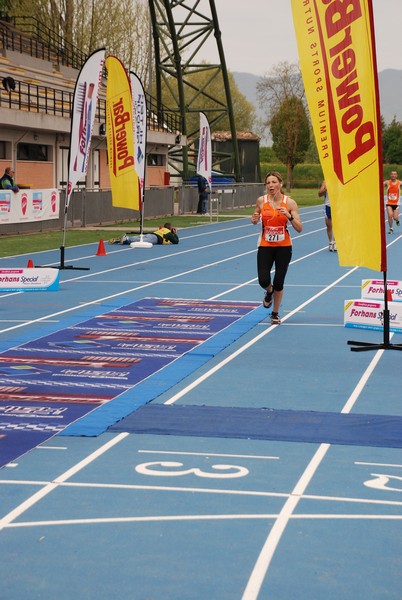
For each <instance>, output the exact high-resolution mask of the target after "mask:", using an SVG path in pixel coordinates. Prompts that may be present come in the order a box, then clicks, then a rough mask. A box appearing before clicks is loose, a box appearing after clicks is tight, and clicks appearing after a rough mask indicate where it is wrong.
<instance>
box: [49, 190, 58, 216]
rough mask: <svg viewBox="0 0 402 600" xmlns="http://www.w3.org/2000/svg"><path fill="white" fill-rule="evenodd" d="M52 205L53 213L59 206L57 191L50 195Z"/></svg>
mask: <svg viewBox="0 0 402 600" xmlns="http://www.w3.org/2000/svg"><path fill="white" fill-rule="evenodd" d="M50 206H51V210H52V213H55V212H56V208H57V194H56V192H55V191H53V192H52V194H51V196H50Z"/></svg>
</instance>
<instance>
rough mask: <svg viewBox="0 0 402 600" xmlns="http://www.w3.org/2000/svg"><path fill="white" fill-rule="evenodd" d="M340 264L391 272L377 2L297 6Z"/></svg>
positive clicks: (317, 1) (300, 2)
mask: <svg viewBox="0 0 402 600" xmlns="http://www.w3.org/2000/svg"><path fill="white" fill-rule="evenodd" d="M291 4H292V11H293V21H294V26H295V30H296V38H297V44H298V49H299V58H300V66H301V71H302V75H303V81H304V88H305V91H306V97H307V102H308V106H309V110H310V115H311V120H312V124H313V129H314V136H315V140H316V144H317V150H318V154H319V157H320V162H321V166H322V169H323V173H324V178H325V181H326V185H327V190H328V196H329V200H330V204H331V215H332V222H333V228H334V234H335V238H336V243H337V248H338V257H339V263H340V265H342V266H362V267H368V268H370V269H374V270H377V271H386V244H385V219H384V201H383V175H382V150H381V118H380V108H379V91H378V78H377V61H376V52H375V38H374V22H373V7H372V0H342V1H340V0H332V1H331V0H309V1H307V2H306V0H291Z"/></svg>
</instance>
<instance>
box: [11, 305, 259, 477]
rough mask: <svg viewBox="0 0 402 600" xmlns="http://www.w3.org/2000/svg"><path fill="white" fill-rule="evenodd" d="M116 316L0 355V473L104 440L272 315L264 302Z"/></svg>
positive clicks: (133, 310)
mask: <svg viewBox="0 0 402 600" xmlns="http://www.w3.org/2000/svg"><path fill="white" fill-rule="evenodd" d="M107 308H110V309H112V310H108V311H107V312H103V311H102V309H100V308H99V307H97V309H96V311H95V309H94V308H93V307H91V309H90V310H88V311H87V313H88V316H89V318H88V319H87V320H85V321H81V322H78V320H77V319H76V318H74V319H71V320H69V323H70V326H69V327H66V328H64V329H62V330H55V329H54V328H53V327H52V328H48V327H45V328H44V329H45V331H46V333H47V334H46V335H44V336H43V337H40V338H38V339H34V340H26V341H24V343H22V344H20V345H17V346H13V347H12V348H9V349H7V350H6V351H5V352H0V467H1V466H3V465H5V464H7V463H8V462H10V461H11V460H13V459H14V458H17V457H18V456H21V455H22V454H23V453H25V452H27V451H28V450H30V449H31V448H34V447H35V446H37V445H38V444H40V443H43V442H44V441H45V440H46V439H49V438H50V437H52V436H53V435H55V434H58V433H59V434H65V435H99V434H100V433H103V432H104V431H105V430H106V429H107V427H108V426H110V425H112V424H113V423H116V421H118V420H119V419H122V418H123V417H125V416H126V415H128V414H130V413H132V412H133V410H136V409H137V408H138V407H140V406H142V405H143V404H145V403H146V402H150V401H151V400H154V399H155V398H156V397H157V396H159V395H160V394H161V393H163V392H164V391H166V390H167V389H169V388H170V387H171V386H172V385H174V384H175V383H177V382H178V381H180V380H181V379H182V378H183V377H185V376H186V375H188V374H190V373H191V372H193V371H194V370H195V369H197V368H198V367H200V366H201V365H203V364H204V363H205V362H206V361H208V360H209V359H210V358H212V357H213V356H215V355H216V354H217V353H218V352H220V351H221V350H222V349H223V348H225V347H226V346H228V345H229V344H231V343H232V342H233V341H234V340H236V339H237V338H238V337H240V336H241V335H243V334H244V333H245V332H246V331H248V330H249V329H251V328H252V327H253V326H254V325H256V324H257V323H258V322H260V321H262V320H263V319H264V318H265V317H266V311H264V310H263V309H261V306H260V305H259V303H256V302H232V301H223V300H191V299H172V298H142V299H139V300H136V301H134V302H132V303H130V304H128V305H123V306H121V305H120V304H119V305H117V306H115V307H114V308H113V304H109V305H107ZM99 311H101V312H100V313H99ZM182 359H183V360H182Z"/></svg>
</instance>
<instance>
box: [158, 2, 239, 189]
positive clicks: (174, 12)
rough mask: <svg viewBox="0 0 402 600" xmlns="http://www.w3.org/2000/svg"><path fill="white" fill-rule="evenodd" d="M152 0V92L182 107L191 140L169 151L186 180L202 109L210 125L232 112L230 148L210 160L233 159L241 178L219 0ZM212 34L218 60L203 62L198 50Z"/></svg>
mask: <svg viewBox="0 0 402 600" xmlns="http://www.w3.org/2000/svg"><path fill="white" fill-rule="evenodd" d="M148 1H149V10H150V18H151V25H152V36H153V50H154V65H155V74H154V85H155V91H154V94H155V96H156V99H157V103H158V106H159V107H161V106H162V105H163V104H165V105H168V106H169V108H172V109H173V110H176V111H177V112H178V114H179V115H180V121H181V131H180V132H178V134H179V135H182V136H183V137H184V136H185V138H186V139H187V145H185V146H182V147H179V146H176V147H175V148H173V149H172V151H171V152H170V153H169V156H170V158H171V159H172V162H173V164H181V165H182V177H183V179H184V180H186V179H188V177H189V174H190V173H191V172H194V162H195V158H194V157H195V147H194V142H195V141H197V140H198V138H199V119H198V114H199V112H200V111H202V112H204V113H205V114H206V115H207V117H208V121H209V123H210V125H211V129H212V130H214V129H216V125H217V124H218V123H219V121H221V120H222V119H223V118H224V117H228V119H229V125H230V133H231V139H232V154H231V155H226V157H225V156H223V155H221V156H220V157H219V160H216V157H215V161H214V155H213V158H212V162H213V164H214V162H215V164H217V162H219V164H220V166H221V167H224V164H225V161H226V162H227V161H228V160H231V161H232V164H233V170H234V175H235V178H236V180H237V181H239V180H240V177H241V175H240V160H239V151H238V146H237V136H236V126H235V119H234V112H233V105H232V96H231V92H230V85H229V77H228V72H227V68H226V61H225V54H224V51H223V45H222V37H221V31H220V29H219V22H218V15H217V12H216V7H215V1H214V0H193V1H191V0H148ZM206 13H208V14H206ZM212 36H214V37H215V44H216V50H217V56H218V58H219V62H217V63H216V64H207V63H206V62H203V61H201V62H200V61H199V58H198V57H199V55H200V52H201V50H202V48H203V47H204V45H206V44H211V42H213V38H212ZM222 87H223V89H224V92H225V101H222V96H220V99H219V98H218V97H217V95H216V90H217V88H220V89H222ZM214 90H215V91H214ZM172 103H173V104H172ZM178 137H179V136H178ZM190 167H191V168H190Z"/></svg>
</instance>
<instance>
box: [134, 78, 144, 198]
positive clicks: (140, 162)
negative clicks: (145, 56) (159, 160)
mask: <svg viewBox="0 0 402 600" xmlns="http://www.w3.org/2000/svg"><path fill="white" fill-rule="evenodd" d="M130 83H131V95H132V101H133V125H134V150H135V152H134V165H135V171H136V173H137V176H138V179H139V184H140V192H141V193H140V202H141V204H142V202H143V201H144V189H145V165H146V144H147V104H146V98H145V91H144V86H143V85H142V82H141V79H140V78H139V77H138V75H136V73H133V72H132V71H130ZM141 204H140V210H142V206H141Z"/></svg>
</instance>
